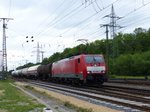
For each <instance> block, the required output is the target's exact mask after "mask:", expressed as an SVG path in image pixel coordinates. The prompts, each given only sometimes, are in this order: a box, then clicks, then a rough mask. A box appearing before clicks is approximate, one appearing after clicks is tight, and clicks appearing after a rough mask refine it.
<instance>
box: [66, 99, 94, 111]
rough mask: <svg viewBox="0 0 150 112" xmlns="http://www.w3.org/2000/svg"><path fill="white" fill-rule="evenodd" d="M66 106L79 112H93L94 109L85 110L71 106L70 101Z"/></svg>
mask: <svg viewBox="0 0 150 112" xmlns="http://www.w3.org/2000/svg"><path fill="white" fill-rule="evenodd" d="M64 106H66V107H68V108H72V109H75V110H76V111H77V112H93V110H92V109H85V108H81V107H77V106H75V105H73V104H71V103H70V102H69V101H66V102H64Z"/></svg>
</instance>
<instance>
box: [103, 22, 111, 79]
mask: <svg viewBox="0 0 150 112" xmlns="http://www.w3.org/2000/svg"><path fill="white" fill-rule="evenodd" d="M109 26H110V25H109V24H104V25H101V27H106V65H107V76H108V75H109V72H108V71H109V44H108V32H109V31H108V27H109Z"/></svg>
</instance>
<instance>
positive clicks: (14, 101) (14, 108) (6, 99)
mask: <svg viewBox="0 0 150 112" xmlns="http://www.w3.org/2000/svg"><path fill="white" fill-rule="evenodd" d="M10 83H12V81H8V80H1V81H0V112H32V111H33V110H35V109H36V110H38V112H42V109H43V107H44V105H42V104H39V103H38V102H37V101H36V99H33V98H30V97H28V96H26V95H25V94H24V93H23V92H21V91H20V90H18V89H17V88H15V87H14V86H12V85H11V84H10Z"/></svg>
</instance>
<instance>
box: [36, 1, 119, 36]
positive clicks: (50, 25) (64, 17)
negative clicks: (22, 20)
mask: <svg viewBox="0 0 150 112" xmlns="http://www.w3.org/2000/svg"><path fill="white" fill-rule="evenodd" d="M117 1H119V0H115V1H114V2H112V3H111V4H110V5H108V6H106V7H105V8H104V9H106V8H108V7H109V6H111V5H112V4H114V3H116V2H117ZM93 2H94V1H93ZM93 2H92V3H93ZM92 3H90V4H88V6H90V5H91V4H92ZM84 4H85V3H84ZM84 4H81V5H79V6H78V7H76V8H75V9H73V10H71V11H70V12H69V13H67V14H66V15H65V16H63V17H62V18H60V19H58V20H57V21H55V23H52V24H48V25H47V27H48V28H47V29H46V31H47V30H48V29H49V28H50V27H52V26H53V25H55V24H57V23H58V22H60V21H62V20H64V19H66V17H68V16H69V15H70V14H72V13H73V12H75V11H76V10H78V9H79V8H80V7H82V6H83V5H84ZM86 7H87V6H86ZM104 9H103V10H104ZM79 11H80V10H79ZM46 31H45V29H44V30H42V31H41V32H39V33H36V35H37V36H39V35H41V34H43V33H44V32H46Z"/></svg>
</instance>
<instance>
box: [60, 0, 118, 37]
mask: <svg viewBox="0 0 150 112" xmlns="http://www.w3.org/2000/svg"><path fill="white" fill-rule="evenodd" d="M95 1H96V0H95ZM117 1H119V0H116V1H114V2H113V3H111V4H109V5H108V6H106V7H104V8H103V9H102V10H99V11H98V12H97V11H96V13H94V14H93V15H91V16H89V17H88V18H86V19H84V20H82V21H81V22H80V23H78V24H76V25H74V27H76V26H78V25H81V24H83V23H84V22H86V21H87V20H89V19H90V18H92V17H94V16H95V15H97V14H98V13H100V12H101V11H103V10H105V9H106V8H108V7H109V6H111V5H112V4H114V3H115V2H117ZM92 4H93V2H92ZM90 5H91V4H90ZM71 30H72V28H71V29H68V30H66V31H64V32H63V33H61V34H60V35H62V34H65V33H67V32H69V31H71Z"/></svg>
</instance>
